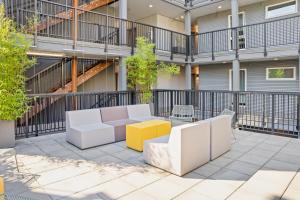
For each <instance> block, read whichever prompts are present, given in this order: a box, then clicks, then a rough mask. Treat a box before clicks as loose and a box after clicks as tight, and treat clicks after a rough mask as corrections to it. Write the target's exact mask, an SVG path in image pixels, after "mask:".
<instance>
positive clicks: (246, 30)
mask: <svg viewBox="0 0 300 200" xmlns="http://www.w3.org/2000/svg"><path fill="white" fill-rule="evenodd" d="M192 41H193V49H192V54H193V55H200V54H210V55H211V58H212V59H214V56H215V54H216V53H220V52H229V51H233V52H236V53H238V51H239V50H241V49H254V48H261V49H262V52H263V53H264V55H265V56H266V55H267V53H268V48H270V47H275V46H276V47H278V46H282V45H298V44H300V16H293V17H289V18H284V19H278V20H272V21H267V22H263V23H257V24H251V25H246V26H240V27H236V28H227V29H222V30H216V31H211V32H205V33H199V34H196V35H193V36H192Z"/></svg>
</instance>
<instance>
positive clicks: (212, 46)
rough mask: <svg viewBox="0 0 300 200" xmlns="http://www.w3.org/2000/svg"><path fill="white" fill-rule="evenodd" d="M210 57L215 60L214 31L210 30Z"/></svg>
mask: <svg viewBox="0 0 300 200" xmlns="http://www.w3.org/2000/svg"><path fill="white" fill-rule="evenodd" d="M211 59H212V60H215V51H214V32H211Z"/></svg>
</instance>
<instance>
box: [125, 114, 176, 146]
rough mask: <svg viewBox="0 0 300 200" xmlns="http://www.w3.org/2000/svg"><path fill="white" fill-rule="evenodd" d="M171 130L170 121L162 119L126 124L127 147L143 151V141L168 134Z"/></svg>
mask: <svg viewBox="0 0 300 200" xmlns="http://www.w3.org/2000/svg"><path fill="white" fill-rule="evenodd" d="M170 132H171V122H169V121H164V120H150V121H144V122H140V123H136V124H129V125H126V144H127V147H129V148H131V149H134V150H137V151H143V147H144V141H145V140H149V139H152V138H156V137H160V136H163V135H168V134H170Z"/></svg>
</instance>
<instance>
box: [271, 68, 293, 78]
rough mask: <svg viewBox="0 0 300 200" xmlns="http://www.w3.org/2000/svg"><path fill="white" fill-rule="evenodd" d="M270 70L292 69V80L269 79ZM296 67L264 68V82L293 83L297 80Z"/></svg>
mask: <svg viewBox="0 0 300 200" xmlns="http://www.w3.org/2000/svg"><path fill="white" fill-rule="evenodd" d="M272 69H293V78H270V77H269V70H272ZM296 71H297V70H296V67H267V68H266V80H267V81H295V80H297V76H296V73H297V72H296Z"/></svg>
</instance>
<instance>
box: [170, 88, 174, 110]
mask: <svg viewBox="0 0 300 200" xmlns="http://www.w3.org/2000/svg"><path fill="white" fill-rule="evenodd" d="M173 92H174V90H170V104H171V105H170V111H171V112H170V113H172V110H173V107H174V101H173Z"/></svg>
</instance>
